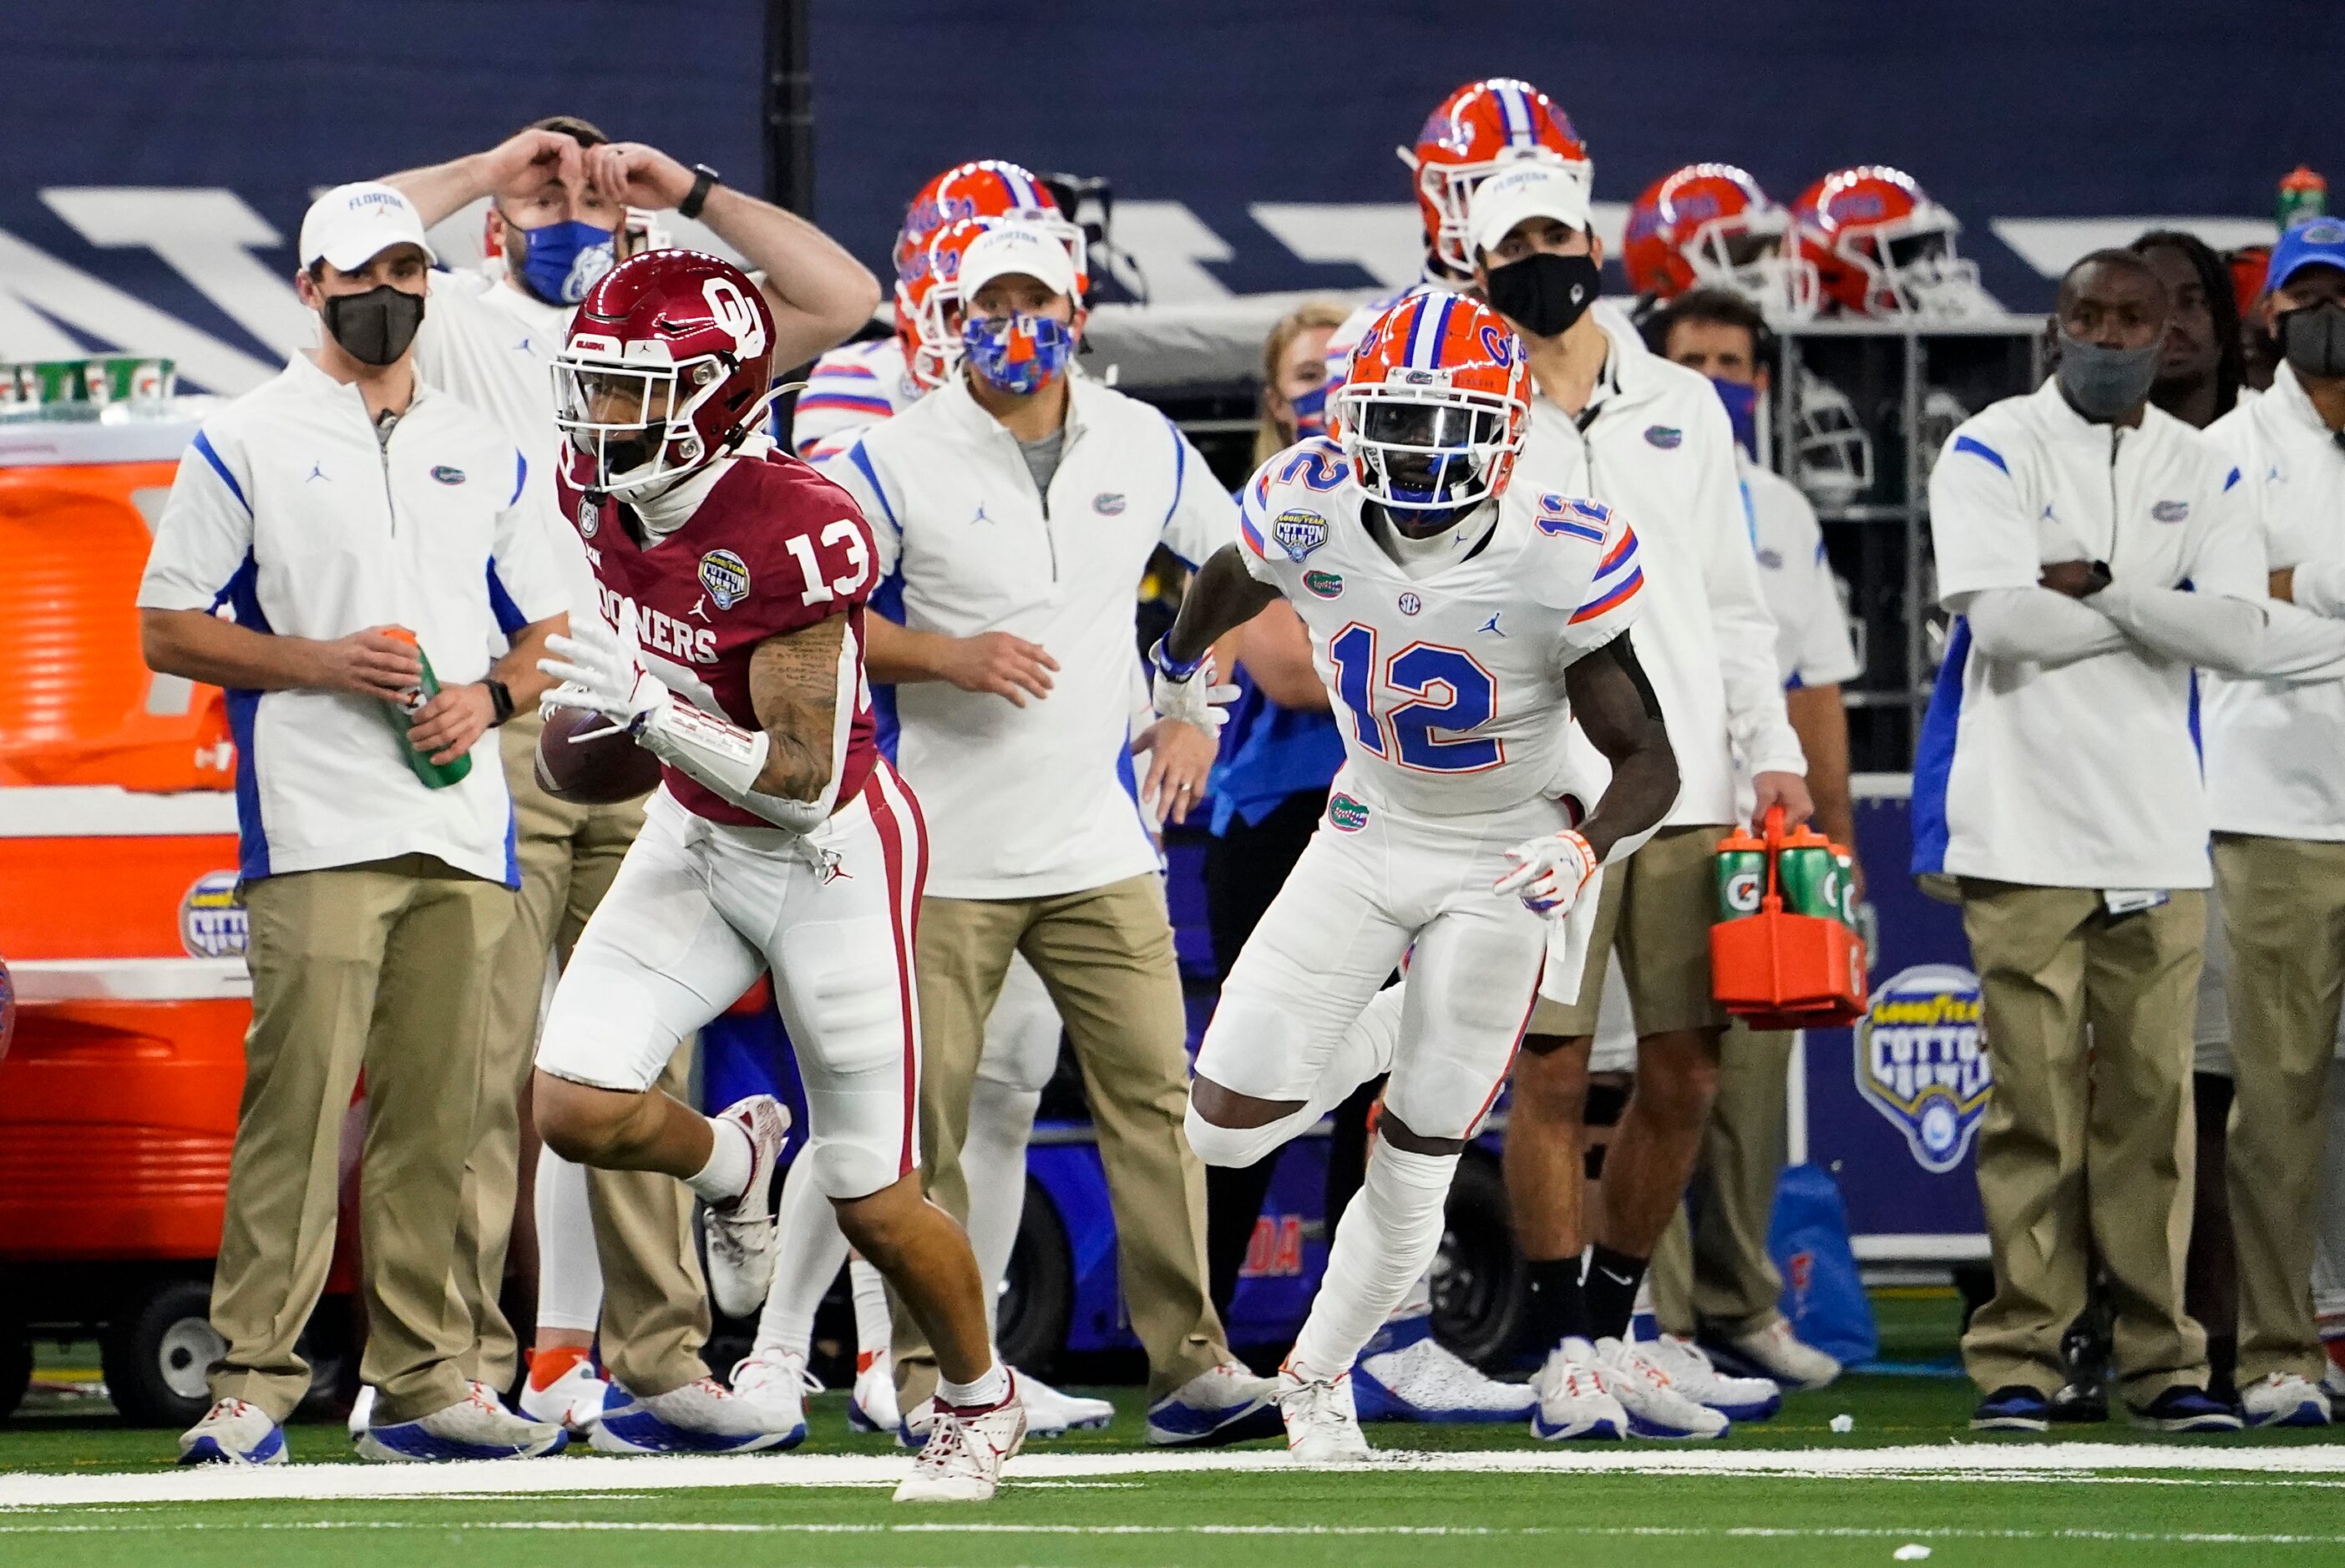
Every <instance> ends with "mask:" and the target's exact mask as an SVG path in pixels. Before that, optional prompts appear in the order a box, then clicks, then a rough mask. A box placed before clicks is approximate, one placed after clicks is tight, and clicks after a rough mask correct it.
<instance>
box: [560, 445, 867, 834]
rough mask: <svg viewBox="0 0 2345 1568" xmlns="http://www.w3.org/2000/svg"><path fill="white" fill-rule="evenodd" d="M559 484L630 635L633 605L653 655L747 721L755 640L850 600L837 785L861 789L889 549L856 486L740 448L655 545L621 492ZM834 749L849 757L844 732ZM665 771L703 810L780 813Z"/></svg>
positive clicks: (686, 800)
mask: <svg viewBox="0 0 2345 1568" xmlns="http://www.w3.org/2000/svg"><path fill="white" fill-rule="evenodd" d="M561 494H562V505H563V513H564V515H566V516H567V517H568V518H569V519H570V521H571V525H572V526H573V527H574V528H576V529H577V531H578V537H579V538H580V539H581V540H583V541H584V543H585V546H586V559H587V561H589V562H590V563H591V564H592V565H593V566H594V577H595V581H596V582H598V583H599V584H600V586H601V589H602V596H603V613H604V618H605V619H606V620H608V621H609V622H611V624H612V625H614V626H615V627H617V628H619V629H620V631H621V633H622V634H623V635H624V632H625V631H626V628H627V625H628V621H629V618H630V617H632V618H633V621H634V626H635V636H636V639H637V642H638V643H639V645H640V646H641V648H642V650H643V657H644V663H645V667H646V668H648V669H649V670H650V671H651V672H652V673H654V674H655V675H657V676H658V677H659V678H660V679H661V680H663V681H665V682H666V683H667V684H668V687H669V689H670V690H672V691H673V692H675V694H676V695H677V696H678V697H679V698H681V699H682V700H684V701H685V702H688V703H692V704H693V705H694V706H695V707H699V708H705V709H706V710H707V711H708V712H710V713H716V714H718V715H720V716H722V717H723V718H726V719H727V720H729V721H731V722H732V723H736V724H739V725H740V726H742V727H743V728H744V729H752V730H754V729H756V727H757V719H756V713H754V712H752V710H751V706H750V702H749V656H750V654H751V653H752V652H754V651H755V650H756V646H757V644H758V643H760V642H764V641H765V640H766V638H768V637H774V636H778V635H782V634H785V633H787V632H797V631H799V630H801V629H803V628H805V627H807V626H811V625H814V624H815V623H816V622H820V621H825V620H827V619H828V618H829V617H831V616H833V615H836V614H838V613H839V612H841V611H844V612H846V613H847V616H848V624H847V641H846V645H845V647H844V649H843V650H842V652H841V653H840V679H839V703H838V710H837V723H839V724H841V725H843V726H845V727H846V744H845V751H844V755H843V757H842V759H841V762H840V773H839V780H838V791H837V798H838V799H839V800H842V801H846V800H852V799H853V798H854V797H855V795H856V794H857V792H858V791H860V790H861V789H862V787H863V781H864V779H865V778H866V776H868V774H869V773H870V771H871V764H872V760H873V759H874V758H875V757H877V756H878V750H877V748H876V747H875V746H874V744H873V743H872V718H871V693H870V686H869V683H868V682H866V681H865V680H864V678H863V612H864V604H865V602H866V601H868V599H869V598H870V595H871V590H872V587H873V586H874V576H875V561H876V559H877V558H876V555H875V553H874V551H873V549H872V542H871V528H870V525H869V524H868V523H867V522H865V521H863V514H862V512H861V511H858V509H857V507H856V504H855V501H854V499H853V498H852V497H850V496H849V495H848V493H847V492H846V491H843V490H841V489H839V488H838V487H837V485H835V484H833V483H831V482H830V481H828V480H827V479H824V478H823V477H822V476H821V475H820V474H817V472H815V471H814V470H812V469H810V468H808V467H807V465H806V464H804V463H802V462H800V461H798V460H797V459H795V458H791V457H786V456H784V455H783V454H781V453H780V452H778V451H776V452H770V453H767V454H766V456H765V457H763V458H755V457H745V458H740V459H736V460H734V461H733V462H732V464H731V465H730V467H729V468H728V469H727V470H726V473H725V474H724V475H723V477H721V478H719V479H718V480H717V481H716V484H715V485H714V486H712V487H711V488H710V489H709V491H708V494H707V495H706V497H705V498H703V500H702V501H701V503H700V506H699V508H698V510H697V511H694V512H693V514H692V516H691V517H690V518H689V519H687V520H686V521H685V523H684V525H683V526H682V527H681V528H679V529H677V530H676V531H675V532H674V533H671V534H669V535H668V536H667V537H666V538H665V539H663V540H660V541H658V542H657V543H655V544H654V545H652V546H651V547H650V548H648V549H645V548H643V547H641V546H639V545H637V544H636V542H635V541H634V536H633V535H632V534H630V533H629V532H628V531H627V524H626V522H624V521H622V520H621V512H620V506H619V503H618V502H617V501H613V500H612V499H610V498H609V497H601V498H589V497H588V496H587V495H585V494H584V492H582V491H579V490H578V489H577V488H576V487H575V486H574V485H573V484H572V483H571V482H570V480H569V477H568V476H567V475H566V474H565V475H563V478H562V481H561ZM831 751H832V754H833V755H834V756H840V748H839V746H838V745H837V744H836V738H834V744H833V746H832V748H831ZM661 774H662V777H663V778H664V780H665V783H666V784H667V788H668V793H669V794H673V795H675V798H676V799H677V800H678V801H679V802H681V803H682V804H684V805H685V806H686V807H687V808H689V809H690V810H692V811H693V812H695V813H696V814H699V815H701V816H705V817H707V818H708V819H709V820H711V821H713V822H722V823H729V824H733V825H735V826H739V827H770V826H772V825H773V824H771V823H768V822H767V821H766V819H765V818H763V817H761V816H758V815H756V814H754V813H751V812H747V811H744V810H743V809H742V808H740V807H739V806H736V805H735V804H732V803H731V802H730V801H727V800H725V799H724V798H722V797H721V796H719V795H717V794H715V793H714V792H713V791H711V790H709V789H707V788H706V786H704V785H702V784H699V783H697V782H696V781H695V780H693V779H692V778H689V777H687V776H686V775H685V774H682V773H679V772H677V771H676V770H675V769H674V768H663V769H662V770H661Z"/></svg>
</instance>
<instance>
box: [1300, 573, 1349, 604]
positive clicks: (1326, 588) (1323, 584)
mask: <svg viewBox="0 0 2345 1568" xmlns="http://www.w3.org/2000/svg"><path fill="white" fill-rule="evenodd" d="M1303 586H1304V587H1305V588H1307V589H1309V590H1310V591H1311V592H1313V593H1315V594H1317V595H1318V596H1319V597H1320V598H1322V599H1334V598H1335V597H1336V596H1338V595H1339V594H1341V593H1342V592H1344V580H1343V578H1341V577H1340V576H1338V575H1336V574H1335V572H1304V574H1303Z"/></svg>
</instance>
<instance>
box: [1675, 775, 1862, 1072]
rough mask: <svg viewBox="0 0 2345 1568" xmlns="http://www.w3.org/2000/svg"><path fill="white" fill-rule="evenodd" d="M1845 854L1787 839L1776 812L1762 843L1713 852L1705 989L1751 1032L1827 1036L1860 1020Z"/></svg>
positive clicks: (1807, 836) (1739, 843)
mask: <svg viewBox="0 0 2345 1568" xmlns="http://www.w3.org/2000/svg"><path fill="white" fill-rule="evenodd" d="M1849 865H1850V862H1849V857H1848V853H1847V851H1845V850H1843V849H1842V848H1840V847H1839V846H1838V845H1834V844H1833V843H1832V841H1831V840H1829V839H1827V838H1825V837H1824V836H1823V835H1822V834H1820V833H1817V832H1815V831H1813V830H1812V829H1811V828H1807V827H1801V828H1798V829H1796V830H1793V831H1791V832H1788V833H1787V832H1786V831H1785V830H1784V827H1783V813H1782V808H1781V807H1777V808H1775V809H1774V810H1771V811H1770V812H1769V813H1768V814H1767V826H1766V832H1765V835H1764V836H1763V837H1753V836H1752V835H1751V834H1750V833H1748V832H1747V831H1745V830H1743V829H1741V828H1737V829H1735V830H1734V831H1733V832H1732V833H1731V834H1729V835H1727V836H1726V837H1725V838H1724V839H1722V840H1721V841H1720V843H1719V846H1718V903H1719V913H1718V923H1717V924H1716V925H1714V926H1711V928H1710V967H1711V990H1712V992H1713V994H1714V995H1715V996H1717V998H1718V1000H1719V1002H1720V1004H1721V1005H1722V1006H1723V1007H1725V1008H1726V1010H1727V1011H1728V1012H1730V1013H1731V1014H1733V1015H1734V1016H1735V1017H1738V1018H1741V1020H1743V1022H1745V1023H1746V1024H1748V1025H1749V1026H1750V1027H1752V1028H1754V1029H1800V1028H1831V1027H1834V1026H1836V1025H1841V1024H1846V1023H1850V1022H1852V1021H1853V1020H1854V1019H1856V1018H1859V1017H1863V1013H1864V1008H1865V1003H1866V1000H1867V996H1866V989H1867V987H1866V984H1865V960H1864V943H1863V939H1862V938H1860V937H1859V936H1857V934H1856V930H1855V918H1854V916H1855V910H1854V907H1853V888H1852V887H1851V885H1850V879H1849Z"/></svg>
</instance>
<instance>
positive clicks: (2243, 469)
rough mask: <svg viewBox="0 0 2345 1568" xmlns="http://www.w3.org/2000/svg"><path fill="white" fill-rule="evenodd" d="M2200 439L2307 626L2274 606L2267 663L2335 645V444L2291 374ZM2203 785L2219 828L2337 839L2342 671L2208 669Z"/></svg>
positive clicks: (2343, 559)
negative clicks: (2297, 675)
mask: <svg viewBox="0 0 2345 1568" xmlns="http://www.w3.org/2000/svg"><path fill="white" fill-rule="evenodd" d="M2207 436H2208V440H2211V441H2213V442H2214V443H2215V444H2216V445H2217V446H2218V447H2220V448H2221V449H2222V450H2223V451H2224V452H2225V453H2226V455H2228V457H2229V458H2230V460H2231V461H2232V462H2233V463H2234V464H2236V465H2237V467H2238V472H2239V475H2240V483H2239V491H2238V493H2239V494H2240V496H2241V497H2242V498H2243V500H2244V502H2245V508H2246V511H2247V512H2248V514H2249V517H2250V518H2251V519H2252V521H2253V525H2254V527H2255V529H2256V531H2257V533H2258V534H2259V537H2260V538H2261V539H2262V541H2263V545H2264V551H2265V554H2266V556H2267V557H2268V562H2269V566H2270V567H2271V569H2272V570H2274V571H2278V570H2279V569H2280V568H2282V567H2293V568H2294V569H2295V572H2296V589H2295V598H2296V602H2297V603H2298V605H2299V606H2301V607H2302V608H2303V609H2305V610H2307V611H2310V612H2314V613H2316V614H2320V615H2321V616H2323V617H2324V620H2323V621H2322V622H2318V623H2313V624H2307V623H2306V622H2304V621H2303V618H2302V617H2300V616H2296V615H2292V614H2284V613H2283V612H2284V611H2285V607H2284V606H2282V607H2276V609H2275V612H2274V632H2275V635H2274V637H2273V639H2272V645H2271V646H2269V647H2268V648H2267V650H2266V655H2267V661H2268V662H2271V667H2275V668H2277V667H2279V664H2281V663H2288V662H2289V654H2290V653H2291V652H2294V653H2297V654H2299V656H2300V655H2301V653H2302V652H2305V651H2307V645H2309V644H2316V643H2319V642H2324V641H2332V640H2333V641H2335V642H2340V643H2345V621H2340V620H2337V619H2335V617H2336V616H2337V615H2338V614H2339V613H2340V612H2345V602H2340V597H2345V596H2340V592H2339V591H2340V586H2345V451H2340V450H2339V449H2338V446H2337V442H2336V440H2335V439H2334V438H2333V436H2332V434H2331V432H2330V429H2329V426H2328V424H2327V422H2326V421H2324V420H2322V419H2321V417H2320V413H2319V411H2318V410H2315V409H2314V408H2313V406H2312V400H2311V399H2310V398H2309V397H2308V396H2306V394H2305V390H2304V387H2303V385H2302V383H2300V382H2299V381H2298V380H2297V379H2296V372H2295V371H2294V370H2292V369H2289V367H2288V366H2286V365H2282V366H2281V367H2280V368H2279V372H2278V374H2276V375H2275V376H2274V377H2273V379H2272V386H2271V390H2270V391H2269V393H2267V394H2266V395H2264V396H2263V397H2260V398H2258V399H2256V400H2254V401H2252V402H2246V403H2241V404H2240V405H2239V406H2238V408H2236V409H2234V410H2231V411H2230V412H2229V413H2228V414H2226V415H2224V416H2223V417H2222V418H2221V419H2219V420H2216V421H2215V423H2214V424H2212V425H2211V426H2209V427H2208V430H2207ZM2205 726H2206V738H2207V793H2208V802H2209V806H2210V809H2211V812H2212V817H2213V822H2214V826H2215V830H2216V831H2217V832H2218V833H2253V834H2266V835H2271V836H2274V837H2279V838H2307V839H2321V840H2326V841H2329V842H2332V843H2333V842H2336V841H2339V840H2345V679H2339V678H2336V676H2334V675H2332V676H2331V677H2330V678H2328V679H2322V680H2314V681H2310V682H2304V681H2301V680H2281V679H2270V680H2252V679H2241V678H2236V677H2228V676H2220V675H2217V676H2210V677H2209V678H2208V684H2207V702H2206V714H2205Z"/></svg>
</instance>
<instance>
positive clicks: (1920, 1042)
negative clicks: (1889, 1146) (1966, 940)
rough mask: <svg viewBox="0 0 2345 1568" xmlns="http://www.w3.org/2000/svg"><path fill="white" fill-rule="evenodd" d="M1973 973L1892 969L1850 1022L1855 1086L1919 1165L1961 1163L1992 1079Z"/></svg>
mask: <svg viewBox="0 0 2345 1568" xmlns="http://www.w3.org/2000/svg"><path fill="white" fill-rule="evenodd" d="M1984 1017H1985V1004H1984V1003H1983V1002H1982V1001H1981V1000H1980V996H1979V981H1978V976H1975V975H1974V974H1972V973H1971V972H1970V971H1969V970H1968V969H1964V968H1962V967H1960V966H1956V965H1953V964H1923V965H1918V966H1915V967H1914V968H1911V969H1906V970H1903V971H1900V972H1899V973H1898V974H1896V975H1894V976H1892V977H1891V978H1890V979H1888V980H1887V981H1885V982H1884V983H1883V985H1882V986H1879V987H1878V988H1877V989H1876V990H1874V992H1873V1005H1872V1007H1869V1008H1867V1009H1866V1011H1865V1015H1864V1017H1863V1019H1862V1020H1860V1021H1859V1022H1858V1024H1857V1027H1856V1053H1855V1054H1856V1087H1857V1092H1858V1093H1860V1094H1862V1095H1863V1097H1864V1098H1865V1099H1866V1100H1868V1101H1870V1102H1871V1103H1872V1106H1873V1108H1874V1109H1875V1110H1877V1111H1879V1112H1880V1113H1881V1114H1882V1115H1883V1116H1884V1117H1886V1118H1889V1121H1890V1123H1891V1124H1892V1125H1893V1126H1894V1127H1895V1128H1897V1130H1898V1131H1900V1132H1902V1133H1903V1134H1904V1135H1905V1142H1906V1146H1907V1147H1908V1148H1911V1149H1912V1150H1913V1151H1914V1160H1915V1162H1916V1163H1917V1164H1919V1165H1920V1166H1921V1167H1922V1168H1923V1169H1924V1170H1927V1171H1931V1172H1934V1173H1935V1174H1939V1175H1944V1173H1945V1172H1947V1171H1949V1170H1952V1169H1954V1167H1956V1166H1957V1165H1960V1164H1961V1163H1962V1161H1963V1156H1964V1154H1966V1153H1968V1152H1969V1151H1970V1147H1971V1138H1973V1137H1974V1135H1975V1134H1976V1133H1977V1131H1978V1126H1979V1122H1980V1120H1981V1118H1984V1117H1985V1115H1986V1102H1987V1098H1988V1096H1989V1095H1991V1094H1992V1093H1993V1092H1994V1089H1995V1077H1994V1074H1993V1072H1992V1070H1991V1069H1990V1068H1989V1067H1988V1065H1987V1054H1986V1041H1985V1036H1984V1033H1983V1031H1982V1030H1981V1028H1980V1023H1981V1020H1982V1019H1983V1018H1984Z"/></svg>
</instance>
